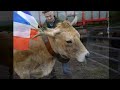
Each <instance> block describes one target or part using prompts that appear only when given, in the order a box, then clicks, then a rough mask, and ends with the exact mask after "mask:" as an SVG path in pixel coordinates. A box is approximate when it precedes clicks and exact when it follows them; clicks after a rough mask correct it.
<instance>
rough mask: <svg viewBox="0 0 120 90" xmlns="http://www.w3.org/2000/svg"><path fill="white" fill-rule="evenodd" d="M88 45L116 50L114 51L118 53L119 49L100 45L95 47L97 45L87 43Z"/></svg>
mask: <svg viewBox="0 0 120 90" xmlns="http://www.w3.org/2000/svg"><path fill="white" fill-rule="evenodd" d="M88 44H89V45H92V46H97V47H101V48H107V49H113V50H116V51H120V49H117V48H112V47H106V46H101V45H97V44H90V43H88Z"/></svg>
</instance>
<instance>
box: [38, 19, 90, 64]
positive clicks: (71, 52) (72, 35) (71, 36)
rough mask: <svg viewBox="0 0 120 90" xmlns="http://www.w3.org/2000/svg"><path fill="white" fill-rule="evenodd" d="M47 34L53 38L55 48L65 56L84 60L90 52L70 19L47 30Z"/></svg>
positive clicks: (80, 60)
mask: <svg viewBox="0 0 120 90" xmlns="http://www.w3.org/2000/svg"><path fill="white" fill-rule="evenodd" d="M45 34H46V35H48V36H49V37H51V38H52V39H51V40H52V41H51V42H52V43H51V46H52V48H53V50H54V51H55V52H56V53H59V54H60V55H61V56H63V57H67V58H70V59H77V60H78V61H79V62H83V61H84V60H85V57H86V56H87V55H88V54H89V52H88V50H87V49H86V48H85V46H84V45H83V44H82V42H81V41H80V34H79V33H78V31H77V30H76V29H75V28H74V27H73V26H72V25H71V24H70V23H69V22H68V21H64V22H61V23H58V25H57V27H56V28H54V29H52V30H51V29H48V30H46V31H45ZM38 35H40V34H38Z"/></svg>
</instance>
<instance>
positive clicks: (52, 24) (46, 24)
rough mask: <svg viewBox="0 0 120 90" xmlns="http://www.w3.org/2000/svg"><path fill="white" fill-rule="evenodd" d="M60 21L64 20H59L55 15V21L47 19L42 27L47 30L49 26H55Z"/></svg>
mask: <svg viewBox="0 0 120 90" xmlns="http://www.w3.org/2000/svg"><path fill="white" fill-rule="evenodd" d="M59 22H62V20H59V19H58V18H56V17H55V21H54V22H53V23H50V22H47V20H46V21H45V23H44V24H43V27H42V29H43V30H46V29H47V28H55V27H56V26H57V24H58V23H59Z"/></svg>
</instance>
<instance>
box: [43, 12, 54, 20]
mask: <svg viewBox="0 0 120 90" xmlns="http://www.w3.org/2000/svg"><path fill="white" fill-rule="evenodd" d="M44 15H45V17H46V20H47V21H48V22H53V21H54V12H53V11H49V12H47V13H45V14H44Z"/></svg>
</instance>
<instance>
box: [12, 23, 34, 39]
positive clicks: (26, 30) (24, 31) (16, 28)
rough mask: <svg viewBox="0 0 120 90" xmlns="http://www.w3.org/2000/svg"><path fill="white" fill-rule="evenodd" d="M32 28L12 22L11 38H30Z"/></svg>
mask: <svg viewBox="0 0 120 90" xmlns="http://www.w3.org/2000/svg"><path fill="white" fill-rule="evenodd" d="M31 28H33V27H32V26H30V25H26V24H22V23H18V22H14V23H13V32H14V33H13V36H18V37H22V38H30V31H31Z"/></svg>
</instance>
